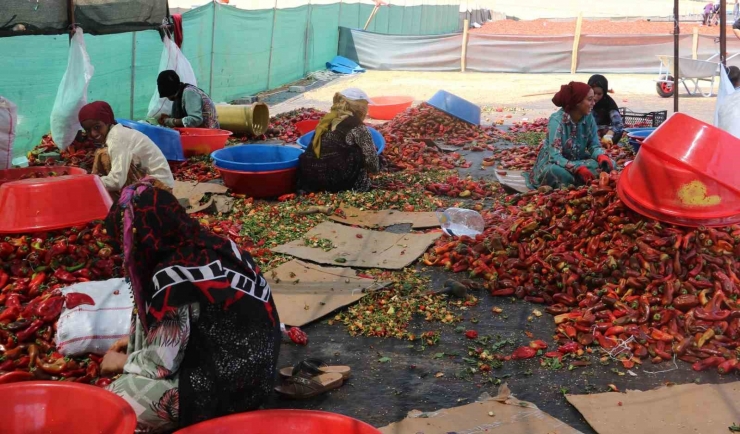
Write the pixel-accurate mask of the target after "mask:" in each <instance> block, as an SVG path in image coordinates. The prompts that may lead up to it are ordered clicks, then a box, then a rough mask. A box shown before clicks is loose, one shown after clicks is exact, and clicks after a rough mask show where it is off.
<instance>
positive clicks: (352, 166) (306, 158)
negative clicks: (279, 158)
mask: <svg viewBox="0 0 740 434" xmlns="http://www.w3.org/2000/svg"><path fill="white" fill-rule="evenodd" d="M369 102H370V98H368V96H367V94H365V92H363V91H362V90H360V89H356V88H350V89H345V90H344V91H342V92H340V93H337V94H335V95H334V104H333V105H332V107H331V111H330V112H329V113H327V114H326V115H325V116H324V117H323V118H322V119H321V121H320V122H319V125H318V126H317V127H316V133H315V134H314V137H313V142H312V143H311V146H309V148H308V149H306V152H304V153H303V154H302V155H301V157H300V160H299V166H298V189H299V190H303V191H309V192H312V191H329V192H338V191H344V190H355V191H369V190H370V179H369V178H368V176H367V174H368V172H370V173H372V172H377V171H378V154H377V150H376V149H375V145H374V144H373V138H372V136H371V135H370V131H369V130H368V129H367V127H366V126H365V125H364V124H363V123H362V121H363V120H364V119H365V115H367V105H368V103H369Z"/></svg>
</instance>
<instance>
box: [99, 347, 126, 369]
mask: <svg viewBox="0 0 740 434" xmlns="http://www.w3.org/2000/svg"><path fill="white" fill-rule="evenodd" d="M127 359H128V356H127V355H125V354H123V353H114V352H110V351H109V352H107V353H105V356H104V357H103V361H102V362H101V363H100V372H101V373H102V374H103V375H115V374H120V373H122V372H123V367H124V366H125V365H126V360H127Z"/></svg>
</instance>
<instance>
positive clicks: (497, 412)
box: [379, 384, 627, 434]
mask: <svg viewBox="0 0 740 434" xmlns="http://www.w3.org/2000/svg"><path fill="white" fill-rule="evenodd" d="M491 414H493V415H492V416H491ZM379 430H380V432H381V433H383V434H449V433H455V434H473V433H484V432H485V433H493V434H580V431H577V430H575V429H573V428H572V427H570V426H568V425H567V424H565V423H563V422H561V421H559V420H558V419H555V418H554V417H552V416H550V415H549V414H547V413H545V412H543V411H542V410H540V409H538V408H537V406H535V405H534V404H532V403H529V402H525V401H519V400H518V399H516V398H514V396H512V395H511V391H510V390H509V388H508V387H507V386H506V384H503V385H502V386H501V387H500V388H499V392H498V396H496V397H494V398H491V397H490V396H489V395H488V394H487V393H486V394H484V395H483V396H482V397H481V398H479V400H478V402H474V403H472V404H468V405H463V406H460V407H455V408H448V409H442V410H437V411H432V412H427V413H422V412H420V411H418V410H413V411H411V412H409V415H408V417H407V418H406V419H404V420H402V421H400V422H395V423H392V424H390V425H388V426H385V427H383V428H379ZM625 432H627V431H625Z"/></svg>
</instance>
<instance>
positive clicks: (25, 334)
mask: <svg viewBox="0 0 740 434" xmlns="http://www.w3.org/2000/svg"><path fill="white" fill-rule="evenodd" d="M42 325H44V321H43V320H40V319H37V320H35V321H34V322H32V323H31V325H30V326H28V328H27V329H25V330H23V331H21V332H19V333H18V334H16V335H15V337H16V338H17V339H18V342H23V341H26V340H28V339H30V338H31V336H32V335H33V334H34V333H36V330H38V329H39V328H40V327H41V326H42Z"/></svg>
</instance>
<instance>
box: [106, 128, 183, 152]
mask: <svg viewBox="0 0 740 434" xmlns="http://www.w3.org/2000/svg"><path fill="white" fill-rule="evenodd" d="M116 122H118V123H119V124H121V125H123V126H124V127H128V128H131V129H134V130H136V131H139V132H142V133H144V135H146V136H147V137H149V139H150V140H151V141H152V142H154V144H155V145H157V147H158V148H159V149H160V150H161V151H162V153H163V154H164V158H166V159H168V160H170V161H185V155H184V154H183V153H182V143H180V133H178V132H177V131H175V130H171V129H169V128H162V127H157V126H154V125H149V124H147V123H144V122H134V121H130V120H128V119H116Z"/></svg>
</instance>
